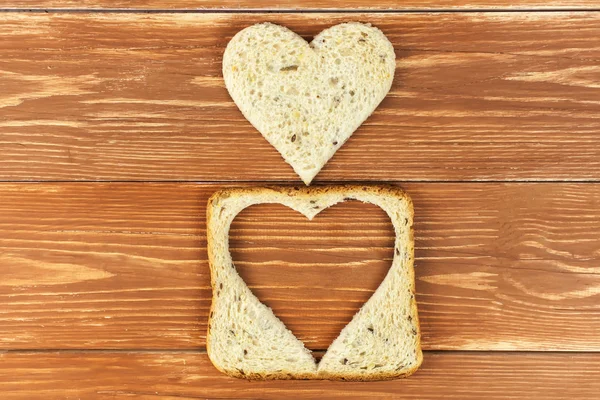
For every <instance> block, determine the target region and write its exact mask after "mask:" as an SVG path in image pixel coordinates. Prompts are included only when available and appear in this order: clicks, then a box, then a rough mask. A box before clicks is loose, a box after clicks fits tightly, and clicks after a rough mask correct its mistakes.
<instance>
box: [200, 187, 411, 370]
mask: <svg viewBox="0 0 600 400" xmlns="http://www.w3.org/2000/svg"><path fill="white" fill-rule="evenodd" d="M347 200H359V201H362V202H366V203H372V204H375V205H377V206H379V207H381V208H382V209H383V210H384V211H385V212H386V213H387V214H388V216H389V217H390V220H391V222H392V224H393V227H394V231H395V233H396V239H395V249H394V258H393V261H392V265H391V267H390V270H389V272H388V273H387V275H386V277H385V278H384V280H383V281H382V282H381V285H380V286H379V287H378V288H377V290H376V291H375V293H374V294H373V295H372V296H371V298H370V299H369V300H368V301H367V302H366V303H365V304H364V305H363V307H362V308H361V309H360V310H359V311H358V312H357V313H356V315H355V316H354V317H353V319H352V321H351V322H350V323H349V324H348V325H347V326H346V327H345V328H344V329H343V330H342V331H341V333H340V335H339V336H338V337H337V339H335V340H334V341H333V343H332V344H331V346H330V347H329V349H328V350H327V352H326V353H325V355H324V356H323V358H322V359H321V361H320V362H319V363H318V364H317V363H316V361H315V360H314V358H313V357H312V355H311V352H310V351H309V350H308V349H306V348H305V347H304V344H303V343H302V342H301V341H300V340H298V339H297V338H296V337H295V336H294V335H293V334H292V333H291V332H290V331H289V330H288V329H287V328H286V327H285V325H284V324H283V323H282V322H281V321H280V320H279V319H278V318H277V317H276V316H275V314H274V313H273V312H272V311H271V309H270V308H268V307H267V306H265V305H264V304H262V303H261V302H260V301H259V299H258V298H257V297H256V296H255V295H254V294H253V293H252V292H251V290H250V289H249V288H248V286H247V285H246V283H245V282H244V281H243V280H242V278H240V276H239V275H238V273H237V271H236V268H235V265H234V263H233V260H232V258H231V254H230V252H229V227H230V225H231V223H232V221H233V219H234V218H235V217H236V215H237V214H238V213H239V212H241V211H242V210H243V209H245V208H246V207H249V206H251V205H254V204H260V203H279V204H283V205H285V206H287V207H290V208H292V209H294V210H296V211H298V212H300V213H302V214H304V215H305V216H306V217H307V218H308V219H310V220H312V219H313V217H315V215H317V214H318V213H319V212H321V211H323V210H324V209H326V208H328V207H331V206H332V205H334V204H336V203H340V202H343V201H347ZM412 225H413V208H412V202H411V200H410V198H409V197H408V195H406V194H405V193H404V192H403V191H402V190H401V189H399V188H396V187H392V186H327V187H310V188H306V187H302V188H300V187H270V188H240V189H224V190H221V191H219V192H217V193H215V194H214V195H213V196H212V197H211V198H210V200H209V202H208V208H207V230H208V232H207V237H208V259H209V263H210V271H211V284H212V288H213V302H212V306H211V310H210V317H209V322H208V333H207V337H206V347H207V351H208V355H209V357H210V359H211V361H212V363H213V364H214V365H215V367H217V368H218V369H219V370H220V371H222V372H224V373H226V374H228V375H231V376H235V377H240V378H249V379H335V380H359V381H367V380H383V379H393V378H398V377H402V376H407V375H410V374H412V373H413V372H414V371H415V370H416V369H417V368H418V367H419V365H420V364H421V361H422V353H421V345H420V329H419V319H418V315H417V306H416V300H415V281H414V271H413V259H414V255H413V253H414V239H413V229H412Z"/></svg>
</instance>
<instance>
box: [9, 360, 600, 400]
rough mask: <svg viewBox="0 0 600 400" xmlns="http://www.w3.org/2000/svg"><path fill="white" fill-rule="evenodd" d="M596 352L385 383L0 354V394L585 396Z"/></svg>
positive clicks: (590, 392) (454, 366)
mask: <svg viewBox="0 0 600 400" xmlns="http://www.w3.org/2000/svg"><path fill="white" fill-rule="evenodd" d="M599 367H600V354H557V353H547V354H540V353H537V354H519V353H516V354H515V353H485V352H484V353H461V352H459V353H447V352H442V353H425V356H424V363H423V365H422V367H421V368H420V369H419V370H418V371H417V373H416V374H415V375H413V376H411V377H410V378H407V379H401V380H396V381H390V382H369V383H356V382H327V381H287V382H281V381H280V382H277V381H270V382H269V381H267V382H256V381H255V382H249V381H244V380H240V379H234V378H229V377H227V376H225V375H223V374H221V373H219V372H218V371H217V370H216V369H215V368H214V367H213V366H212V365H211V364H210V361H209V360H208V357H207V356H206V354H202V353H196V352H170V353H141V354H140V353H122V352H119V353H110V352H107V353H104V352H102V353H94V352H92V353H89V352H88V353H86V352H74V353H31V354H27V353H5V354H0V385H1V386H2V389H3V399H6V400H13V399H14V400H16V399H27V400H29V399H37V398H44V399H59V398H60V399H65V398H66V399H77V398H82V399H84V398H85V399H90V398H94V399H157V398H160V399H172V400H175V399H198V398H202V399H233V398H235V399H239V398H248V399H259V398H260V399H282V398H294V399H332V400H336V399H365V398H369V399H414V398H418V399H421V400H428V399H440V398H444V399H460V400H470V399H473V400H480V399H482V398H486V399H490V400H495V399H502V400H504V399H508V398H515V399H590V400H596V399H597V398H598V392H599V391H600V368H599Z"/></svg>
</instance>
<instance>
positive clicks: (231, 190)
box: [206, 184, 423, 382]
mask: <svg viewBox="0 0 600 400" xmlns="http://www.w3.org/2000/svg"><path fill="white" fill-rule="evenodd" d="M270 191H275V192H278V193H293V194H295V195H303V196H311V195H313V196H314V195H323V194H328V193H338V194H343V193H345V192H347V191H365V192H374V193H377V194H383V193H385V194H391V195H394V196H397V197H399V198H403V199H405V200H406V201H407V202H408V208H409V212H410V216H411V221H413V224H411V226H410V233H409V235H410V241H411V243H412V248H411V253H412V257H411V258H410V273H411V275H412V276H411V278H412V279H411V280H410V282H411V291H412V293H413V297H412V301H411V309H412V311H413V315H414V316H415V318H416V321H414V325H415V327H416V328H417V332H418V339H419V340H418V341H417V363H416V364H415V366H414V367H413V368H411V369H409V370H404V371H399V372H398V373H391V374H386V373H381V374H377V375H370V376H363V375H339V374H323V373H321V374H295V373H294V374H292V373H285V372H281V373H278V374H257V373H242V372H239V371H235V370H232V371H229V370H225V369H222V368H221V366H220V365H217V363H215V362H214V361H213V360H212V358H211V354H210V351H209V348H210V337H211V332H210V325H211V324H210V323H211V316H212V315H213V307H214V290H212V289H213V288H214V274H213V271H212V269H213V265H214V255H213V254H212V246H211V245H210V243H212V241H213V240H214V237H213V236H212V233H211V229H210V226H211V221H212V205H213V203H214V202H216V201H218V200H220V199H222V198H228V197H230V196H232V195H234V196H235V195H243V194H268V193H269V192H270ZM206 220H207V247H208V249H207V250H208V251H207V252H208V261H209V268H210V276H211V278H210V281H211V294H212V295H211V306H210V310H209V318H208V328H207V334H206V349H207V354H208V357H209V359H210V360H211V363H212V364H213V365H214V367H215V368H216V369H217V370H219V371H220V372H221V373H223V374H225V375H228V376H231V377H234V378H240V379H247V380H290V379H295V380H311V379H312V380H335V381H353V382H369V381H385V380H393V379H399V378H405V377H408V376H410V375H412V374H414V373H415V372H416V371H417V370H418V369H419V367H420V366H421V364H422V363H423V352H422V348H421V324H420V321H419V314H418V309H417V301H416V295H415V292H416V290H415V272H414V258H415V257H414V228H413V225H414V207H413V202H412V199H411V197H410V196H409V195H408V194H407V193H406V192H405V191H404V190H403V189H402V188H400V187H399V186H395V185H391V184H377V185H373V184H345V185H333V186H332V185H327V186H319V185H317V186H298V185H295V186H291V185H281V186H274V185H265V186H260V187H227V188H223V189H220V190H217V191H216V192H215V193H213V194H212V195H211V197H210V198H209V200H208V202H207V207H206Z"/></svg>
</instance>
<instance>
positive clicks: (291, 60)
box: [223, 22, 396, 185]
mask: <svg viewBox="0 0 600 400" xmlns="http://www.w3.org/2000/svg"><path fill="white" fill-rule="evenodd" d="M395 67H396V56H395V54H394V48H393V46H392V44H391V43H390V41H389V40H388V39H387V38H386V37H385V35H384V34H383V33H382V32H381V31H380V30H379V29H377V28H375V27H373V26H371V25H370V24H362V23H358V22H348V23H344V24H340V25H335V26H333V27H331V28H328V29H325V30H324V31H322V32H321V33H320V34H318V35H317V36H316V37H315V38H314V40H313V41H312V42H311V43H310V44H308V43H307V42H306V41H305V40H304V39H303V38H302V37H300V36H299V35H297V34H296V33H294V32H292V31H290V30H289V29H287V28H285V27H283V26H279V25H275V24H272V23H261V24H257V25H252V26H250V27H248V28H245V29H243V30H242V31H240V32H238V33H237V34H236V35H235V36H234V37H233V38H232V39H231V41H230V42H229V44H228V45H227V48H226V49H225V53H224V55H223V77H224V79H225V85H226V87H227V90H228V91H229V93H230V94H231V97H232V98H233V100H234V101H235V103H236V104H237V106H238V107H239V109H240V110H241V111H242V113H243V114H244V116H245V117H246V119H248V121H250V123H252V125H253V126H254V127H255V128H256V129H257V130H258V131H259V132H260V133H261V134H262V135H263V136H264V137H265V138H266V139H267V141H268V142H269V143H270V144H271V145H273V146H274V147H275V148H276V149H277V150H278V151H279V152H280V153H281V155H282V156H283V158H284V159H285V161H286V162H288V163H289V164H291V166H292V167H293V169H294V171H296V173H297V174H298V175H299V176H300V178H301V179H302V180H303V181H304V183H306V184H307V185H308V184H309V183H310V182H311V181H312V179H313V178H314V177H315V176H316V175H317V174H318V173H319V171H320V170H321V168H323V166H324V165H325V164H326V163H327V161H328V160H329V159H330V158H331V157H332V156H333V154H334V153H335V152H336V151H337V149H339V148H340V147H341V146H342V145H343V144H344V143H345V142H346V140H348V138H349V137H350V136H351V135H352V133H353V132H354V131H355V130H356V129H357V128H358V127H359V126H360V125H361V124H362V123H363V122H364V121H365V120H366V119H367V118H368V117H369V115H371V113H372V112H373V111H374V110H375V108H377V106H378V105H379V103H380V102H381V101H382V100H383V98H384V97H385V96H386V94H387V93H388V92H389V90H390V87H391V86H392V81H393V79H394V71H395Z"/></svg>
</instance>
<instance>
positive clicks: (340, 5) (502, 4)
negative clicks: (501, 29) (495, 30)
mask: <svg viewBox="0 0 600 400" xmlns="http://www.w3.org/2000/svg"><path fill="white" fill-rule="evenodd" d="M2 7H5V8H12V7H14V8H27V9H30V8H34V9H35V8H39V9H44V8H59V9H60V8H63V9H64V8H68V9H116V8H119V9H121V8H124V9H139V10H147V9H150V10H172V9H187V10H189V9H192V10H198V9H207V8H209V9H217V10H218V9H242V10H243V9H265V10H270V9H293V10H306V9H328V10H330V9H333V10H335V9H346V10H348V9H354V10H356V9H361V10H372V9H378V10H390V9H392V10H443V9H458V10H460V9H483V8H489V9H531V8H535V9H540V10H544V9H597V8H598V2H596V1H595V0H437V1H433V0H406V1H397V0H376V1H365V0H344V1H327V0H306V1H305V0H279V1H276V2H274V1H267V0H258V1H256V0H5V1H4V2H3V3H2Z"/></svg>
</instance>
